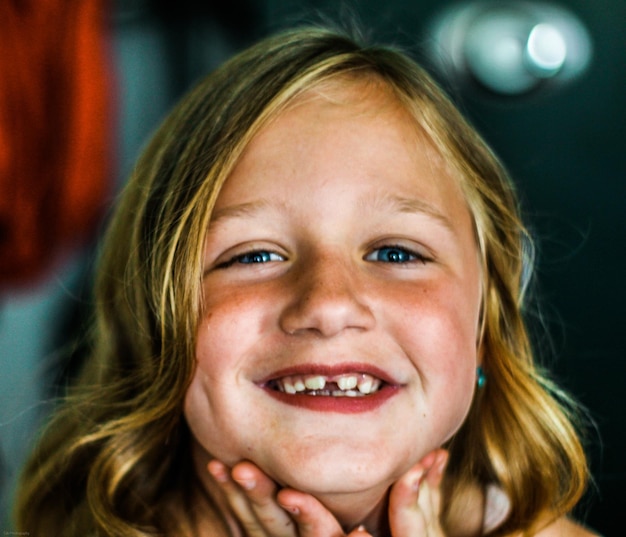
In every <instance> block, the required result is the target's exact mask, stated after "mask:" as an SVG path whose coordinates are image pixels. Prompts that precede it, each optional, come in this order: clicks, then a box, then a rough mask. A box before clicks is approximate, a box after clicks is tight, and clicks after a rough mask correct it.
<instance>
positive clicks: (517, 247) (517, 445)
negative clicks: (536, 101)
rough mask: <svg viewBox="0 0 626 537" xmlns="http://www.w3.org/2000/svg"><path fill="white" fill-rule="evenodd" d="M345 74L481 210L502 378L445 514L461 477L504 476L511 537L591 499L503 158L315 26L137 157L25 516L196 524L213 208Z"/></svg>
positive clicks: (33, 468)
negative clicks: (314, 92)
mask: <svg viewBox="0 0 626 537" xmlns="http://www.w3.org/2000/svg"><path fill="white" fill-rule="evenodd" d="M337 77H344V78H354V77H357V78H358V79H361V80H377V81H382V82H383V83H384V84H385V85H386V86H388V88H390V90H391V91H392V92H393V93H394V94H395V95H396V97H397V98H398V100H399V102H401V103H402V104H403V105H404V106H405V107H406V109H407V110H408V111H409V112H410V113H411V114H412V115H413V117H414V118H415V120H416V122H417V124H418V125H419V126H420V127H421V128H422V129H423V130H424V131H425V132H426V133H427V134H428V136H429V137H430V139H431V141H432V142H433V143H434V145H435V146H436V147H437V148H438V150H439V151H440V152H441V154H442V156H443V157H444V159H445V161H446V162H447V163H448V166H449V168H450V170H451V172H452V173H453V175H454V176H455V177H456V178H457V179H458V181H459V182H460V184H461V186H462V188H463V191H464V193H465V196H466V199H467V203H468V205H469V207H470V209H471V213H472V215H473V219H474V224H475V232H476V238H477V244H478V247H479V250H480V255H481V259H482V268H483V279H484V281H483V289H484V296H483V304H482V328H481V338H480V343H479V344H480V352H481V356H482V359H483V365H484V369H485V371H486V372H487V374H488V377H489V380H488V382H487V384H486V386H484V387H483V388H482V389H481V390H478V392H477V394H476V397H475V400H474V401H473V404H472V407H471V409H470V413H469V415H468V418H467V420H466V421H465V423H464V425H463V426H462V427H461V429H460V430H459V431H458V433H457V434H456V435H455V436H454V438H453V439H452V440H451V441H450V443H449V445H448V446H447V447H448V448H449V450H450V463H449V467H448V469H447V471H446V477H445V480H444V486H445V489H444V491H445V494H446V501H445V502H444V503H445V505H446V508H445V512H444V513H443V515H442V517H443V522H444V526H445V525H446V524H447V518H448V515H449V513H451V512H452V511H453V510H454V506H455V502H458V501H459V497H460V496H461V495H462V492H463V489H464V487H466V486H480V487H484V486H486V485H487V484H490V483H496V484H498V485H499V486H500V487H501V488H502V489H503V490H504V491H505V492H506V493H507V494H508V496H509V498H510V499H511V503H512V510H511V512H510V515H509V517H508V519H507V521H506V522H505V524H504V526H502V527H501V528H500V529H499V530H497V533H499V534H505V533H507V532H511V531H513V530H525V531H531V529H532V527H533V524H535V523H536V522H537V521H538V520H539V519H540V516H542V515H543V514H545V513H546V512H549V513H551V514H552V515H554V516H559V515H561V514H563V513H566V512H567V511H569V510H570V509H571V508H572V507H573V506H574V504H575V503H576V502H577V501H578V499H579V498H580V496H581V495H582V493H583V490H584V488H585V484H586V480H587V466H586V461H585V456H584V452H583V449H582V447H581V443H580V441H579V439H578V436H577V433H576V430H575V428H574V426H573V425H572V416H573V413H572V409H573V408H574V406H573V405H572V404H571V401H570V400H569V399H568V398H567V396H565V395H564V394H563V393H562V392H561V391H559V390H558V388H557V387H556V386H555V385H553V384H552V383H551V382H550V381H549V380H548V379H547V378H546V377H545V376H544V375H543V374H542V372H541V371H540V369H539V368H538V367H537V366H536V365H535V363H534V361H533V357H532V353H531V348H530V344H529V338H528V334H527V329H526V327H525V324H524V319H523V315H522V309H523V295H524V289H525V286H526V280H527V276H528V273H529V263H528V262H529V259H528V255H527V253H528V248H527V245H528V244H529V243H528V234H527V233H526V230H525V228H524V226H523V224H522V222H521V219H520V216H519V210H518V206H517V201H516V197H515V194H514V190H513V187H512V183H511V181H510V180H509V178H508V177H507V174H506V172H505V170H504V169H503V167H502V166H501V165H500V163H499V162H498V160H497V159H496V158H495V157H494V155H493V154H492V152H491V151H490V149H489V148H488V147H487V145H486V144H485V143H484V142H483V141H482V140H481V138H480V137H479V135H478V134H477V133H476V131H475V130H474V129H473V128H471V127H470V126H469V125H468V123H467V122H466V121H465V120H464V119H463V117H462V116H461V115H460V113H459V112H458V111H457V109H456V108H455V107H454V105H453V104H452V103H451V101H450V100H449V99H448V97H446V96H445V94H444V93H443V92H442V90H441V89H440V88H439V87H438V86H437V85H436V84H435V83H434V82H433V80H432V79H431V78H430V77H429V76H428V75H427V73H426V72H425V71H424V70H423V69H422V68H421V67H419V66H418V65H417V64H416V63H414V62H413V61H412V60H411V59H409V58H408V56H406V55H405V54H403V53H401V52H398V51H396V50H395V49H393V48H390V47H382V46H369V45H362V44H360V43H359V40H358V39H356V38H352V37H349V36H346V35H344V34H342V33H339V32H335V31H331V30H328V29H320V28H313V27H308V28H302V29H296V30H291V31H288V32H285V33H281V34H279V35H276V36H274V37H270V38H268V39H266V40H264V41H262V42H260V43H259V44H257V45H255V46H253V47H252V48H250V49H248V50H246V51H244V52H242V53H241V54H239V55H237V56H235V57H234V58H233V59H231V60H230V61H228V62H227V63H225V64H224V65H223V66H222V67H221V68H219V69H218V70H216V71H215V72H213V73H212V74H210V75H209V76H208V77H207V78H206V79H204V80H203V81H201V82H200V84H199V85H198V86H197V87H195V89H193V90H192V91H191V92H190V93H189V94H188V95H187V96H186V97H185V98H184V99H183V100H182V101H181V102H180V104H179V105H178V106H177V107H176V108H175V109H174V110H173V112H172V113H171V114H170V115H169V117H168V118H167V119H166V120H165V122H164V123H163V125H162V126H161V127H160V128H159V130H158V131H157V132H156V134H155V136H154V137H153V139H152V141H151V142H150V144H149V145H148V146H147V148H146V150H145V152H144V154H143V156H142V157H141V158H140V160H139V162H138V165H137V167H136V169H135V170H134V172H133V174H132V177H131V178H130V180H129V183H128V185H127V187H126V189H125V191H124V192H123V194H122V196H121V200H120V203H119V205H118V207H117V210H116V212H115V214H114V217H113V219H112V222H111V224H110V227H109V230H108V233H107V236H106V238H105V242H104V247H103V251H102V255H101V260H100V266H99V270H98V273H97V282H96V289H95V307H96V311H95V318H94V323H93V330H92V337H91V346H90V349H91V351H90V355H89V357H88V360H87V361H86V364H85V367H84V370H83V371H82V374H81V376H80V378H79V380H78V382H77V385H76V387H75V388H74V389H73V390H72V391H71V393H69V394H68V396H67V397H66V398H65V400H64V401H63V402H62V404H61V405H60V406H59V408H58V410H57V411H56V412H55V415H54V416H53V419H52V421H51V424H50V425H49V426H48V427H47V429H46V430H45V431H44V433H43V435H42V437H41V440H40V442H39V444H38V446H37V447H36V450H35V451H34V453H33V455H32V456H31V458H30V461H29V463H28V464H27V466H26V468H25V470H24V473H23V477H22V481H21V487H20V489H19V494H18V499H17V502H16V518H17V523H18V529H20V530H28V531H30V532H32V534H37V535H38V534H42V535H43V534H50V535H51V534H56V535H61V534H63V535H67V536H72V535H75V536H81V537H84V536H86V535H107V536H124V537H128V536H133V537H134V536H137V537H140V536H147V535H152V534H154V532H158V533H162V534H163V533H164V534H166V535H190V534H192V533H193V531H192V528H193V527H194V524H195V522H194V517H195V516H196V515H195V514H194V512H193V511H192V510H191V509H190V508H189V507H188V506H189V505H190V503H191V502H190V501H189V499H190V498H191V497H192V496H193V495H194V494H196V492H197V491H196V490H195V488H194V487H196V485H194V484H193V483H195V481H194V479H193V470H192V468H191V463H190V433H189V431H188V428H187V426H186V424H185V421H184V418H183V412H182V407H183V399H184V396H185V392H186V389H187V387H188V385H189V383H190V380H191V377H192V374H193V371H194V367H195V334H196V328H197V322H198V319H199V315H200V309H201V307H202V305H201V303H200V296H201V292H200V283H201V278H202V252H203V243H204V239H205V234H206V229H207V227H208V224H209V221H210V218H211V212H212V208H213V207H214V204H215V201H216V198H217V196H218V195H219V192H220V188H221V186H222V185H223V184H224V181H225V180H226V178H227V177H228V175H229V174H230V172H231V170H232V169H233V167H234V165H235V164H236V163H237V160H238V158H239V157H240V155H241V154H242V151H243V150H244V148H245V147H246V144H247V143H248V142H249V141H250V139H251V138H252V137H253V136H254V135H255V133H256V132H257V131H258V130H259V128H260V127H261V126H263V125H264V124H265V123H266V122H267V121H268V120H270V119H271V118H272V117H275V116H276V114H278V113H279V112H280V110H282V109H284V107H285V106H287V105H288V104H289V103H290V102H291V100H292V99H293V98H294V97H296V96H297V95H299V94H301V93H302V92H304V91H306V90H307V89H310V88H311V87H313V86H315V85H317V84H320V83H322V82H324V81H328V80H331V79H336V78H337ZM214 511H215V509H214ZM214 519H215V531H216V534H218V533H219V532H220V531H221V532H222V533H223V534H227V530H226V526H225V524H224V521H223V518H222V517H221V515H220V514H219V513H218V512H217V511H216V512H215V513H214ZM172 521H176V522H175V523H173V522H172Z"/></svg>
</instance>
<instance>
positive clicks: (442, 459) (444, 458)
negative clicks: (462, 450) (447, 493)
mask: <svg viewBox="0 0 626 537" xmlns="http://www.w3.org/2000/svg"><path fill="white" fill-rule="evenodd" d="M447 463H448V452H447V451H444V452H443V453H441V454H440V455H439V457H438V460H437V472H438V473H439V475H443V472H444V470H445V469H446V464H447Z"/></svg>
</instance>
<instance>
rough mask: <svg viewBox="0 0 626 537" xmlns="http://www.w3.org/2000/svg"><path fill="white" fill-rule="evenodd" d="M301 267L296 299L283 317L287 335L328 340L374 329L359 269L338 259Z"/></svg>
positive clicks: (294, 288)
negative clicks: (350, 331) (341, 334)
mask: <svg viewBox="0 0 626 537" xmlns="http://www.w3.org/2000/svg"><path fill="white" fill-rule="evenodd" d="M301 265H302V266H300V267H298V269H297V270H295V271H294V273H293V274H292V278H293V280H292V284H291V285H292V295H293V298H292V300H291V301H290V302H289V303H288V304H287V306H286V307H285V308H284V309H283V311H282V313H281V316H280V325H281V328H282V330H283V331H284V332H286V333H288V334H292V335H297V334H314V335H316V336H321V337H327V338H328V337H333V336H335V335H338V334H340V333H342V332H343V331H345V330H360V331H365V330H369V329H371V328H372V327H373V326H374V324H375V318H374V315H373V313H372V311H371V309H370V308H369V307H368V305H367V304H366V301H365V299H366V296H365V293H364V292H363V290H364V286H363V283H359V276H358V274H357V271H358V269H356V268H355V267H351V266H349V264H348V263H346V262H345V261H342V260H341V259H338V258H337V257H334V256H327V257H325V258H320V257H318V258H317V259H316V260H315V261H310V260H309V261H307V260H303V261H302V262H301Z"/></svg>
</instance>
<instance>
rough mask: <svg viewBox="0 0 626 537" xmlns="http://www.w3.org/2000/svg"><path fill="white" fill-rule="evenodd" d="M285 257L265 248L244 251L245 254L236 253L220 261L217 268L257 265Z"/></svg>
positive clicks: (282, 259) (281, 259)
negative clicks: (222, 261)
mask: <svg viewBox="0 0 626 537" xmlns="http://www.w3.org/2000/svg"><path fill="white" fill-rule="evenodd" d="M284 260H285V258H284V257H283V256H281V255H278V254H277V253H274V252H269V251H267V250H255V251H252V252H246V253H245V254H240V255H236V256H235V257H233V258H232V259H229V260H228V261H226V262H224V263H220V264H219V265H218V268H228V267H231V266H233V265H258V264H263V263H270V262H272V261H284Z"/></svg>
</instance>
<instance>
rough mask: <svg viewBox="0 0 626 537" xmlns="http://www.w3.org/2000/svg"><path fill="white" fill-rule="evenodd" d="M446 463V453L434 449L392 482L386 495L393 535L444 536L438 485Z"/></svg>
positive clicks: (395, 536) (396, 536)
mask: <svg viewBox="0 0 626 537" xmlns="http://www.w3.org/2000/svg"><path fill="white" fill-rule="evenodd" d="M446 462H447V452H446V451H444V450H435V451H433V452H431V453H430V454H429V455H427V456H426V457H424V458H423V459H422V460H421V461H420V462H419V463H418V464H416V465H415V466H414V467H413V468H412V469H411V470H409V472H407V474H405V475H404V476H403V477H402V478H400V480H398V482H396V483H395V484H394V486H393V487H392V489H391V493H390V497H389V524H390V527H391V534H392V536H393V537H405V536H420V537H421V536H425V537H426V536H428V537H442V536H443V530H442V529H441V526H440V522H439V515H440V508H441V491H440V485H441V481H442V477H443V472H444V469H445V465H446Z"/></svg>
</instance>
